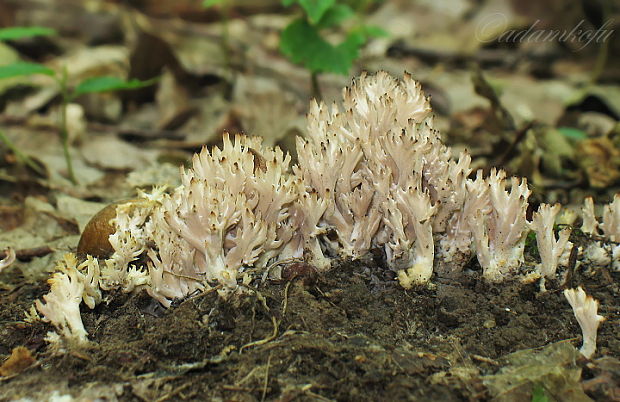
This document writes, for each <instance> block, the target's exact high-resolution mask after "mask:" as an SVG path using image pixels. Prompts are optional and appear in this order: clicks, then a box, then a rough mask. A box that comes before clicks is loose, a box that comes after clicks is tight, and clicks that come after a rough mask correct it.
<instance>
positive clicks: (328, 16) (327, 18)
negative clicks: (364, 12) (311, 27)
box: [316, 4, 355, 29]
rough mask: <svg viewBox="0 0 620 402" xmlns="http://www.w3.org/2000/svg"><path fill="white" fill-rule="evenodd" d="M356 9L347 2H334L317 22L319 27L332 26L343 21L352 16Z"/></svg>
mask: <svg viewBox="0 0 620 402" xmlns="http://www.w3.org/2000/svg"><path fill="white" fill-rule="evenodd" d="M354 14H355V11H353V9H352V8H351V7H349V6H348V5H346V4H334V6H333V7H331V8H330V9H328V10H327V11H326V12H325V14H323V17H322V18H321V20H320V21H319V22H318V23H317V24H316V26H317V27H318V28H319V29H324V28H330V27H333V26H336V25H338V24H340V23H341V22H342V21H344V20H346V19H348V18H351V16H353V15H354Z"/></svg>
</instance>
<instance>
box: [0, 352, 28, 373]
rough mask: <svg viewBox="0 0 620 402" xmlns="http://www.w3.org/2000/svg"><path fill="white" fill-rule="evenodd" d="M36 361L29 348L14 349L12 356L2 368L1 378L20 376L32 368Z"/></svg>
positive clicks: (0, 368)
mask: <svg viewBox="0 0 620 402" xmlns="http://www.w3.org/2000/svg"><path fill="white" fill-rule="evenodd" d="M36 361H37V360H36V359H35V358H34V357H32V354H31V353H30V350H28V348H26V347H23V346H18V347H16V348H13V351H12V352H11V356H9V358H8V359H7V360H6V361H5V362H4V364H2V366H0V376H4V377H7V376H10V375H16V374H19V373H21V372H22V371H24V370H26V369H27V368H28V367H30V366H32V365H33V364H34V362H36Z"/></svg>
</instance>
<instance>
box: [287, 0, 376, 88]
mask: <svg viewBox="0 0 620 402" xmlns="http://www.w3.org/2000/svg"><path fill="white" fill-rule="evenodd" d="M358 3H359V4H357V5H358V6H359V7H356V9H357V10H358V11H357V12H356V11H355V10H354V9H353V8H352V7H351V6H350V5H349V4H347V2H343V1H337V0H282V4H283V5H284V6H287V7H289V6H292V5H293V4H298V5H299V6H301V8H302V10H303V12H304V14H303V15H302V16H300V17H298V18H296V19H295V20H293V21H292V22H291V23H290V24H289V25H288V26H287V27H286V28H285V29H284V31H283V32H282V35H281V37H280V51H281V52H282V54H284V55H285V56H286V57H288V58H289V59H290V60H291V61H292V62H294V63H297V64H301V65H303V66H304V67H305V68H307V69H308V70H309V71H310V73H311V83H312V92H313V96H314V97H316V98H317V99H320V98H321V92H320V88H319V84H318V76H319V74H320V73H324V72H327V73H336V74H343V75H347V74H348V73H349V70H350V69H351V66H352V65H353V62H354V61H355V60H356V59H357V58H358V57H359V51H360V49H361V47H362V46H364V45H365V44H366V42H367V41H368V39H370V38H371V37H377V36H385V35H387V33H386V32H385V31H384V30H382V29H381V28H378V27H374V26H369V25H366V24H364V23H363V22H361V18H360V19H359V20H360V22H359V23H357V24H356V25H355V26H354V27H353V28H352V29H350V30H349V31H348V32H347V33H346V35H345V38H344V40H342V41H341V42H340V43H338V44H332V43H331V42H329V41H328V40H327V38H326V36H325V32H326V31H327V30H330V29H331V30H334V29H337V30H340V31H343V30H344V28H343V26H342V25H343V23H344V21H346V20H348V19H350V18H351V17H354V16H356V14H357V15H361V14H362V11H363V9H364V8H366V7H367V6H368V4H369V3H370V1H363V2H358Z"/></svg>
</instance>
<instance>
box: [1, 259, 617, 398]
mask: <svg viewBox="0 0 620 402" xmlns="http://www.w3.org/2000/svg"><path fill="white" fill-rule="evenodd" d="M15 272H16V270H13V271H10V272H8V273H7V274H8V275H6V277H5V278H4V280H5V283H8V284H9V285H8V286H9V287H13V288H12V290H10V291H6V292H1V293H0V298H1V306H2V307H1V309H0V320H1V322H2V329H1V333H0V354H2V355H5V356H8V355H9V354H10V353H11V349H12V348H13V347H16V346H26V347H28V348H29V349H30V350H31V351H32V352H33V354H34V356H35V357H36V359H37V363H36V364H35V365H34V366H32V367H30V368H29V369H27V370H26V371H24V372H22V373H21V374H18V375H16V376H14V377H10V378H5V379H4V380H3V381H0V398H1V399H2V400H12V399H15V398H19V397H22V396H29V397H31V398H34V399H44V400H47V399H46V398H45V396H46V395H49V394H50V392H52V390H58V391H59V394H72V395H73V396H74V397H77V399H79V400H93V399H94V398H95V397H103V398H104V399H103V400H114V399H116V398H118V400H131V401H133V400H148V401H152V400H156V401H163V400H235V401H255V400H275V401H293V400H295V401H305V400H356V401H357V400H369V401H370V400H373V401H378V400H384V401H394V400H435V401H451V400H487V399H492V398H493V397H498V395H494V394H493V392H491V391H490V390H489V387H487V386H486V385H485V384H487V383H485V378H490V377H488V376H489V375H492V374H496V373H498V372H500V370H501V369H502V367H503V366H505V364H506V361H505V359H504V357H506V355H508V354H510V353H512V352H516V351H519V350H524V349H531V348H541V347H543V346H545V345H549V344H552V343H554V342H558V341H562V340H567V339H568V340H569V342H571V343H573V344H574V345H575V346H579V344H580V339H581V331H580V329H579V326H578V324H577V322H576V320H575V318H574V316H573V313H572V310H571V308H570V305H569V304H568V303H567V301H566V300H565V298H564V295H563V294H562V291H561V289H560V285H557V284H556V285H554V284H547V288H548V291H547V292H545V293H540V292H539V291H538V285H537V284H522V283H521V282H518V281H514V282H511V283H506V284H502V285H489V284H486V283H484V282H482V281H481V280H480V279H479V276H478V273H476V272H472V273H470V274H468V275H465V276H463V277H462V278H460V279H458V280H450V281H448V280H443V279H441V278H435V279H434V284H433V285H432V287H431V288H425V289H414V290H409V291H406V290H403V289H402V288H401V287H399V286H398V285H397V284H396V282H395V281H393V280H391V278H389V277H384V276H383V271H381V270H379V269H378V268H377V267H375V266H365V265H364V264H362V263H348V264H343V265H341V266H339V267H336V268H335V269H333V270H331V271H330V272H328V273H326V274H323V275H320V276H319V277H318V279H317V280H316V281H315V282H314V283H311V284H304V280H303V278H296V279H294V280H293V281H292V282H286V283H266V284H264V285H261V286H259V288H257V289H255V292H250V294H245V295H242V296H238V297H232V298H229V299H228V300H227V301H224V300H222V299H221V298H219V297H218V296H217V294H216V293H215V292H208V293H205V294H201V295H196V296H193V297H189V298H187V299H186V300H183V301H178V302H176V303H175V304H174V306H173V307H172V308H171V309H169V310H163V309H161V308H160V307H159V306H157V305H156V304H155V303H154V302H153V301H152V299H151V298H150V297H149V296H148V295H147V294H146V293H145V292H140V293H137V294H132V295H123V294H120V293H119V294H108V295H107V296H108V297H107V299H106V301H105V302H104V303H102V304H101V305H99V306H98V307H97V308H96V309H95V310H88V308H84V310H83V312H82V315H83V320H84V324H85V326H86V328H87V330H88V332H89V338H90V339H91V340H92V345H90V346H89V347H88V348H81V349H76V348H70V347H69V348H67V350H65V351H64V352H63V351H58V350H52V349H51V348H49V347H48V346H47V344H46V342H45V341H44V340H43V338H44V336H45V334H46V332H47V331H49V330H51V329H52V328H51V327H50V326H49V325H47V324H44V323H41V322H38V323H34V324H26V323H23V322H21V321H22V320H23V318H24V314H23V312H24V310H26V309H28V308H29V307H30V305H31V304H32V302H33V300H34V299H36V298H38V297H40V296H41V295H42V294H44V293H45V292H46V291H47V285H45V284H40V283H36V284H35V283H20V280H21V281H23V279H20V278H19V277H16V276H15V275H16V273H15ZM377 272H381V274H379V275H377ZM11 274H12V276H11ZM619 279H620V275H618V274H617V273H614V274H609V273H607V272H598V273H595V274H593V275H591V276H590V277H589V278H587V279H583V280H584V281H586V282H585V287H586V289H587V291H588V293H589V294H592V295H593V296H594V297H595V298H596V299H597V300H599V301H600V309H599V314H601V315H604V316H605V317H606V318H607V321H606V322H605V323H603V325H602V326H601V328H600V329H599V335H598V349H597V356H605V358H604V359H600V360H598V361H594V362H590V363H588V362H586V361H585V360H583V359H579V360H578V361H577V362H576V363H575V362H573V364H576V365H577V367H578V368H581V369H583V370H582V375H581V376H582V378H581V380H582V381H584V382H582V384H583V389H584V390H585V391H586V392H587V393H588V395H589V396H590V397H592V398H594V399H598V400H611V399H612V398H613V397H614V394H613V392H617V391H618V388H615V391H614V387H617V384H615V381H614V380H617V377H614V375H616V376H617V375H618V373H620V370H618V364H617V363H618V360H616V358H618V357H620V356H619V355H620V331H618V325H619V323H620V313H619V311H620V309H619V306H618V300H619V299H618V295H619V293H620V292H619V290H618V286H617V283H618V280H619ZM305 282H311V281H305ZM601 361H604V363H605V364H603V363H600V362H601ZM610 367H611V368H610ZM593 381H594V383H593ZM542 386H543V387H544V388H543V389H544V390H546V391H547V395H544V394H543V395H542V397H543V398H547V399H536V400H538V401H543V400H556V399H555V398H554V395H553V393H554V392H553V389H554V388H553V387H551V386H547V385H546V384H544V383H543V384H542ZM536 392H537V389H536V387H535V384H529V386H528V390H527V393H526V395H529V397H530V400H534V399H533V398H535V397H537V394H536ZM615 395H616V396H617V395H618V394H615ZM504 396H506V395H504ZM556 396H557V395H556ZM562 399H563V398H562V397H560V398H559V399H557V400H562ZM499 400H517V399H514V398H513V399H506V398H504V399H502V397H501V395H500V396H499ZM563 400H567V399H563ZM572 400H584V399H579V398H575V399H572Z"/></svg>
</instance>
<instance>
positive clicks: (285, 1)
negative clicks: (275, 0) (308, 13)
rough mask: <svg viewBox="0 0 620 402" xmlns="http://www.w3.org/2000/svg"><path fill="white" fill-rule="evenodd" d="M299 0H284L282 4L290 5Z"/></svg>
mask: <svg viewBox="0 0 620 402" xmlns="http://www.w3.org/2000/svg"><path fill="white" fill-rule="evenodd" d="M296 2H297V0H282V5H283V6H284V7H290V6H291V5H293V3H296Z"/></svg>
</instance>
